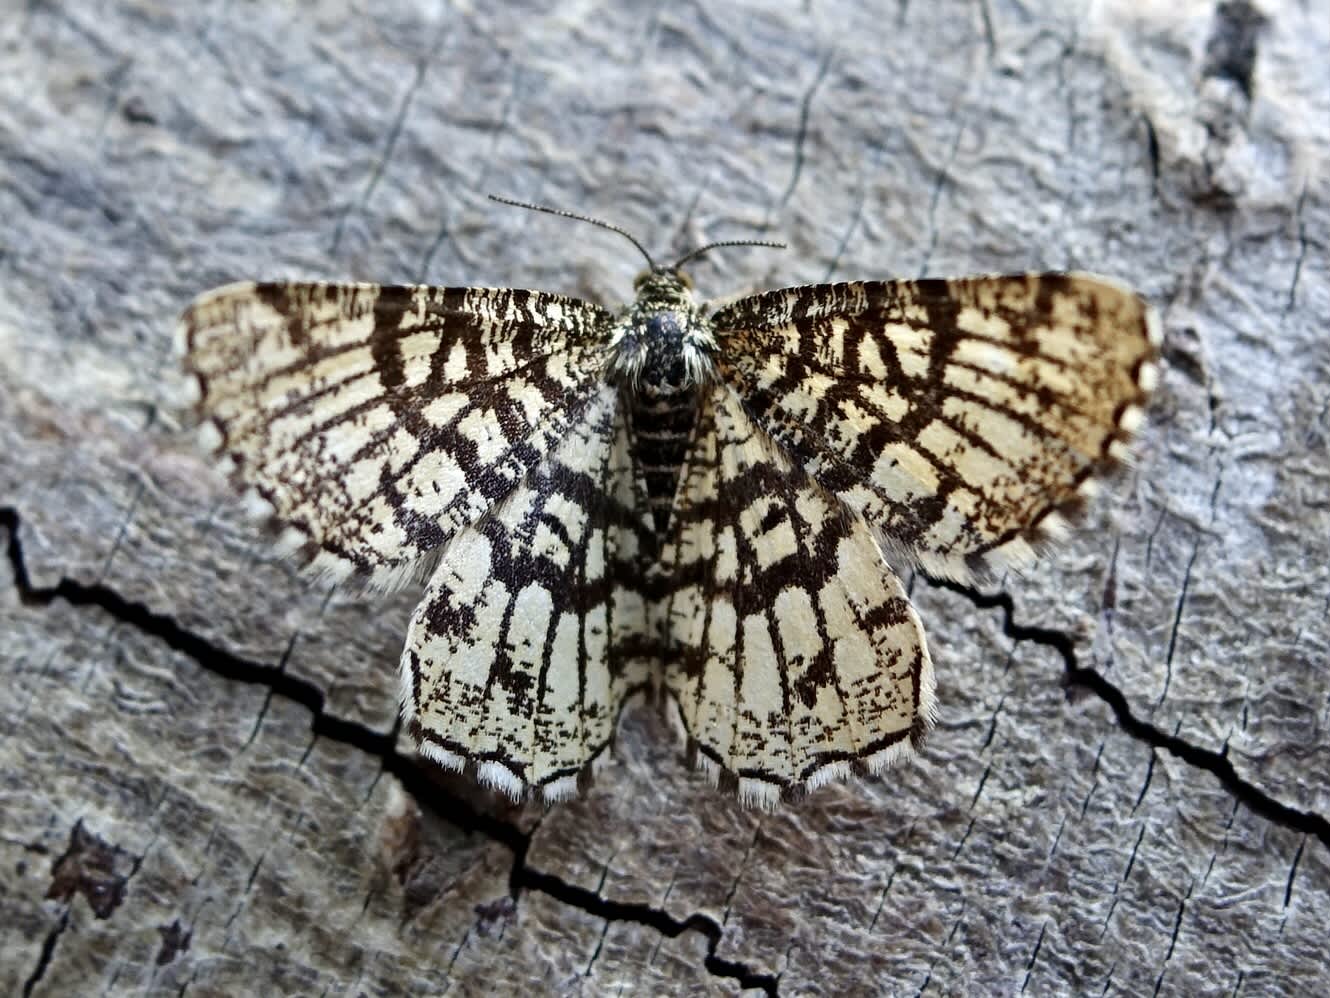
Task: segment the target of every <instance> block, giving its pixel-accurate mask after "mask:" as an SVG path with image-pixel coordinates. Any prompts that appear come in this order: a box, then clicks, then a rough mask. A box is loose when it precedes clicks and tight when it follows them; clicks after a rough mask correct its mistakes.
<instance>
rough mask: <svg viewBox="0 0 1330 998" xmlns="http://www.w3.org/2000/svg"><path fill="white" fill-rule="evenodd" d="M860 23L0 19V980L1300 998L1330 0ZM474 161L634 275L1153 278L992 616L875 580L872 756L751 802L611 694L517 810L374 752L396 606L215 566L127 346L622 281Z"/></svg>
mask: <svg viewBox="0 0 1330 998" xmlns="http://www.w3.org/2000/svg"><path fill="white" fill-rule="evenodd" d="M874 6H875V5H866V4H859V3H854V2H851V0H839V2H820V0H819V2H816V3H808V4H805V5H804V6H803V8H802V9H798V10H796V9H794V8H793V6H792V5H791V6H790V9H788V10H787V11H785V12H784V13H775V12H772V11H771V10H769V9H768V8H767V6H766V5H758V4H751V5H749V4H725V5H719V4H717V5H705V6H703V5H684V6H681V7H674V6H666V7H658V6H657V5H654V4H645V3H643V4H622V5H615V6H613V7H606V8H601V7H600V6H598V5H591V4H574V3H563V4H555V5H534V4H533V5H530V6H529V7H528V8H527V9H519V8H517V7H516V6H514V5H504V6H502V8H500V6H499V5H466V6H464V5H457V6H452V5H448V4H445V3H438V4H434V3H425V2H420V3H407V2H395V3H387V4H373V5H369V4H366V5H363V6H362V7H361V8H360V9H358V10H355V11H349V10H348V6H347V5H344V4H340V3H331V2H326V0H325V2H315V3H301V4H289V5H288V4H248V3H244V4H242V3H229V2H218V3H214V4H209V5H202V4H198V5H195V4H174V3H166V2H162V0H155V2H154V0H141V2H137V3H133V4H97V3H92V2H79V3H75V2H70V3H63V4H61V3H35V2H34V3H30V4H27V5H22V6H20V5H19V4H17V3H15V4H12V5H11V8H12V9H11V10H8V11H7V12H6V14H5V16H4V17H3V18H0V88H2V89H3V100H0V148H2V149H3V155H2V156H0V162H3V164H4V169H3V170H0V218H3V220H4V223H3V234H0V356H3V358H4V359H3V364H0V452H2V453H3V459H0V508H3V509H4V511H5V513H4V516H5V521H4V522H5V524H6V526H7V527H8V532H9V534H10V537H9V543H10V545H11V547H10V551H11V557H10V566H11V569H12V568H15V567H18V566H21V567H22V568H23V570H25V571H26V573H27V579H26V580H24V579H20V578H18V577H16V576H15V574H14V573H13V571H11V570H10V569H6V570H4V573H3V575H2V576H0V577H2V578H3V580H4V584H3V585H2V586H0V620H2V621H3V623H2V624H0V627H2V629H3V641H2V642H0V661H2V662H3V667H4V677H5V678H4V681H3V682H2V683H0V714H2V715H3V717H4V723H3V725H2V726H0V780H2V781H3V783H2V784H0V786H2V789H0V795H2V796H0V860H3V863H4V868H5V869H6V871H7V875H6V878H5V887H4V888H3V890H0V925H2V926H3V930H2V931H0V989H3V990H4V991H5V992H6V993H19V994H23V993H28V992H30V993H32V994H51V995H56V994H72V993H80V994H89V993H103V992H106V993H139V992H142V991H148V992H151V993H158V992H161V993H172V994H175V993H181V992H187V993H195V994H197V993H207V994H236V993H253V992H258V991H260V990H262V991H265V992H273V991H284V992H292V993H295V992H300V993H310V994H321V993H327V994H360V993H366V994H396V993H432V992H439V991H443V990H451V991H454V992H456V993H459V994H471V993H477V994H478V993H486V992H492V991H498V992H505V993H507V992H514V991H517V990H518V989H522V990H536V991H541V992H555V993H567V992H579V991H580V992H583V993H587V994H619V993H624V994H631V993H643V994H649V993H719V994H726V993H732V992H734V991H736V990H739V989H740V987H741V985H744V984H748V985H756V986H764V987H766V988H767V989H768V990H771V991H775V990H779V991H780V992H782V993H785V994H816V993H826V994H847V993H873V992H877V993H886V994H914V993H929V994H943V993H959V992H967V991H968V992H990V993H991V992H996V993H1015V992H1019V991H1021V990H1028V991H1030V992H1032V993H1104V992H1108V993H1115V994H1117V993H1133V994H1134V993H1140V992H1151V991H1154V990H1156V989H1158V990H1160V991H1161V992H1163V993H1171V994H1191V993H1230V994H1270V993H1281V992H1283V993H1308V994H1311V993H1324V992H1325V991H1326V990H1327V988H1330V972H1328V971H1327V969H1326V963H1325V958H1324V926H1325V924H1326V923H1327V920H1330V898H1328V896H1327V894H1328V891H1330V870H1328V869H1327V867H1328V865H1330V864H1328V863H1327V850H1326V846H1327V844H1330V825H1328V824H1327V819H1326V811H1327V808H1328V807H1330V802H1328V801H1327V793H1328V791H1330V783H1328V782H1327V778H1326V777H1327V770H1328V769H1330V766H1328V765H1327V760H1328V759H1330V754H1328V753H1327V745H1326V735H1325V731H1326V730H1327V721H1330V717H1328V716H1327V701H1328V698H1327V692H1328V686H1330V678H1328V675H1327V665H1328V664H1330V625H1327V613H1328V611H1330V567H1327V566H1330V503H1327V501H1326V496H1327V495H1330V459H1328V458H1327V442H1328V441H1330V410H1327V401H1326V400H1327V392H1328V389H1327V386H1328V385H1330V348H1328V347H1327V345H1326V344H1327V341H1326V333H1325V331H1326V329H1327V328H1330V274H1328V273H1327V256H1326V243H1327V219H1328V218H1330V184H1328V183H1327V177H1330V172H1327V170H1326V165H1327V152H1328V150H1327V143H1330V68H1328V67H1330V64H1327V62H1326V60H1325V58H1324V53H1325V52H1326V51H1327V49H1328V48H1330V19H1327V18H1325V17H1324V16H1323V15H1324V11H1323V10H1321V11H1319V12H1318V11H1316V10H1314V9H1313V8H1316V7H1318V6H1320V5H1318V4H1299V3H1293V2H1270V3H1267V4H1265V5H1263V6H1262V11H1263V17H1262V16H1261V15H1260V14H1259V13H1258V12H1257V11H1256V10H1255V9H1254V8H1251V7H1249V6H1248V5H1246V4H1241V3H1226V4H1222V5H1220V7H1219V8H1216V7H1215V6H1213V5H1211V4H1209V3H1175V4H1168V5H1165V4H1133V3H1129V2H1126V0H1118V2H1111V3H1096V4H1093V5H1090V4H1088V3H1080V4H1069V3H1060V2H1055V0H1041V2H1035V3H1015V2H1008V0H977V2H960V0H945V2H942V3H930V4H925V3H908V2H904V0H902V2H899V3H884V4H879V5H876V9H873V7H874ZM1249 64H1250V69H1251V71H1250V73H1249V72H1248V65H1249ZM491 191H493V192H498V193H504V194H509V195H514V196H518V197H529V198H536V199H543V200H546V201H550V202H554V203H557V204H560V205H564V206H568V207H571V208H575V209H578V210H581V211H585V212H590V213H593V214H597V215H601V216H604V217H606V218H608V219H611V220H613V221H616V222H619V223H622V224H624V225H627V226H629V227H631V228H632V229H633V230H634V231H636V232H638V233H641V234H642V238H643V239H644V240H645V241H646V242H647V243H648V245H649V246H650V247H652V248H653V249H655V250H656V251H657V252H658V253H659V254H661V255H666V254H667V253H669V252H671V251H675V250H680V249H682V248H685V247H686V246H687V245H689V244H693V243H696V242H698V241H701V240H704V239H712V238H724V237H735V236H742V235H761V236H765V237H767V238H772V237H777V236H779V237H783V238H785V239H786V240H788V241H789V243H790V246H791V248H790V250H789V251H787V252H785V253H772V252H770V251H761V250H745V251H729V252H723V253H718V254H715V255H714V256H712V257H710V258H709V259H708V260H707V261H705V262H703V263H701V264H700V265H699V266H697V267H696V268H695V273H694V276H695V277H696V279H697V281H698V283H699V285H700V287H701V288H702V290H703V292H704V293H706V294H713V295H726V294H730V293H734V292H738V291H743V290H746V289H748V288H752V287H764V286H773V285H779V284H792V283H798V282H804V281H816V280H822V279H824V278H827V277H845V278H848V277H879V276H881V277H885V276H895V275H903V276H909V275H915V274H920V273H928V274H934V275H944V274H958V273H965V272H976V271H994V270H1023V269H1030V268H1036V269H1037V268H1065V267H1077V268H1085V269H1092V270H1096V271H1101V272H1105V273H1109V274H1114V275H1116V276H1118V277H1120V278H1121V279H1123V280H1125V281H1128V282H1130V283H1132V284H1133V285H1135V286H1137V287H1139V288H1140V289H1141V290H1142V291H1144V292H1145V293H1146V294H1148V295H1149V296H1150V297H1151V298H1152V299H1153V300H1154V301H1156V302H1157V304H1158V305H1159V306H1160V308H1161V311H1162V314H1163V316H1164V320H1165V326H1166V333H1167V343H1166V349H1165V367H1164V372H1163V381H1162V385H1161V388H1160V391H1159V395H1158V400H1157V402H1156V403H1155V405H1154V406H1153V408H1152V410H1151V413H1150V421H1149V424H1148V426H1147V428H1146V430H1145V433H1144V437H1143V441H1142V445H1141V447H1140V451H1139V459H1138V461H1137V463H1136V466H1135V467H1134V469H1132V470H1131V471H1130V472H1129V473H1127V474H1125V475H1124V476H1123V477H1122V479H1121V480H1120V481H1119V482H1118V483H1117V488H1116V489H1115V490H1113V491H1111V493H1110V494H1109V495H1108V496H1106V497H1105V498H1104V499H1103V500H1102V501H1100V502H1098V503H1096V504H1095V506H1094V507H1093V509H1092V511H1091V513H1090V515H1089V516H1088V518H1087V520H1086V522H1085V524H1084V526H1085V529H1083V530H1082V531H1080V532H1078V533H1077V535H1076V536H1075V538H1074V539H1073V540H1072V541H1071V542H1069V543H1068V544H1067V545H1065V546H1064V547H1062V548H1061V549H1060V550H1058V551H1056V552H1054V553H1052V554H1051V556H1050V557H1048V558H1047V559H1046V560H1045V561H1044V562H1043V563H1042V564H1041V565H1040V566H1039V567H1038V568H1037V569H1035V570H1034V571H1032V572H1030V573H1029V574H1028V576H1027V577H1025V578H1020V579H1016V578H1012V579H1005V580H999V581H998V582H996V583H994V584H992V585H990V586H988V587H987V588H986V589H985V592H986V593H988V594H995V593H998V592H999V591H1000V592H1002V593H1004V594H1006V596H1007V598H1009V600H1010V604H1011V606H1012V607H1013V617H1014V624H1015V626H1014V627H1012V628H1008V629H1004V614H1003V611H1002V609H1001V608H1000V607H999V608H992V607H983V606H978V607H977V606H976V605H975V603H974V602H973V601H972V600H971V599H970V598H968V597H967V596H966V595H964V594H960V593H956V592H953V591H950V590H948V589H945V588H939V587H937V586H934V585H932V584H930V583H929V582H927V581H926V580H923V579H917V580H915V584H914V596H915V599H916V601H917V603H918V604H919V608H920V612H921V614H922V615H923V618H924V621H925V625H926V627H927V629H928V633H929V636H930V639H931V642H932V649H933V656H934V660H935V662H936V663H937V668H938V675H939V682H940V688H939V696H940V700H941V706H942V721H941V724H940V726H939V728H938V730H937V731H936V732H935V733H934V735H933V737H932V739H931V740H930V742H929V744H928V746H927V751H926V752H925V756H924V760H923V762H922V763H921V764H919V765H917V766H914V767H912V768H905V769H901V770H898V771H895V772H893V773H891V774H889V775H888V777H887V778H885V779H883V780H881V781H880V782H876V783H873V784H868V785H864V784H856V785H851V786H847V787H835V788H830V789H827V790H825V791H823V792H820V793H818V794H816V795H814V796H812V797H811V798H810V799H808V800H806V801H803V802H800V803H797V804H795V805H793V806H790V807H789V808H787V809H785V810H783V811H782V812H781V813H779V814H776V815H773V816H764V815H758V814H754V813H751V812H746V811H743V810H742V809H740V808H738V807H737V806H736V805H735V804H734V803H733V802H731V801H730V800H728V799H726V798H723V797H720V796H719V795H717V794H716V793H715V792H713V791H712V790H710V789H709V788H708V787H706V786H705V785H704V783H703V782H702V781H701V780H700V779H698V778H697V777H696V776H694V775H693V774H690V773H689V772H687V771H686V770H685V768H684V766H683V765H682V763H681V762H680V760H679V759H678V756H677V753H676V751H675V748H674V747H673V746H672V745H671V744H670V743H669V740H668V735H667V732H666V731H665V729H664V726H663V725H662V724H661V723H659V722H658V721H657V720H655V719H654V718H653V717H651V716H650V715H647V714H644V713H638V714H637V715H634V716H632V717H630V718H629V719H627V721H626V722H625V724H624V727H623V729H622V735H621V744H620V746H619V751H618V762H616V763H615V764H614V765H612V766H610V767H609V768H608V769H607V770H606V771H605V772H604V773H603V774H602V776H601V777H600V779H599V781H598V783H597V784H596V786H595V787H594V789H593V790H592V792H591V793H590V795H589V796H588V797H587V798H586V799H584V800H580V801H577V802H575V803H572V804H569V805H567V806H563V807H559V808H557V809H554V810H552V811H550V812H549V813H547V814H543V813H541V812H539V811H538V810H534V809H531V808H525V809H523V808H514V807H512V806H509V805H507V804H505V803H504V802H503V801H499V800H495V799H493V798H492V797H491V796H490V795H488V794H486V793H484V792H481V791H478V790H476V789H475V788H474V787H472V786H470V785H469V784H468V783H467V782H466V781H465V780H463V779H461V778H458V777H453V776H446V775H445V776H438V775H433V774H431V773H430V772H429V771H428V770H426V769H423V768H418V767H416V766H415V765H414V764H413V763H412V762H411V761H410V757H409V753H408V752H406V751H405V750H402V751H400V752H399V751H396V750H394V749H393V748H392V742H391V737H392V732H393V722H394V716H395V711H396V704H395V697H396V677H395V669H396V665H395V663H396V659H397V655H398V652H399V650H400V646H401V641H402V638H403V635H404V629H405V624H406V621H407V618H408V615H409V613H410V610H411V606H412V599H413V596H414V595H415V593H413V592H405V593H401V594H398V595H397V596H394V597H392V598H388V599H374V600H361V599H359V598H358V597H356V596H354V595H342V594H337V595H331V596H330V595H329V594H328V593H327V592H325V591H321V590H319V589H317V588H312V587H310V586H309V585H308V584H307V583H306V582H305V581H304V580H302V579H300V578H299V577H298V576H297V575H296V574H295V573H293V572H292V571H291V570H290V568H289V566H286V565H283V564H281V563H278V562H275V561H274V560H273V559H272V557H271V556H270V555H269V553H268V549H267V546H266V541H265V538H264V537H263V536H262V535H261V533H260V532H259V531H258V530H257V529H256V528H254V527H253V526H252V525H250V524H249V522H248V521H247V520H246V519H245V517H244V514H243V513H242V511H241V510H240V509H239V508H238V506H237V505H236V504H235V503H234V501H233V500H232V498H231V497H230V496H229V494H228V493H227V491H226V489H225V487H224V484H223V483H222V481H221V480H220V479H219V477H218V476H217V475H215V474H214V473H213V472H212V471H211V470H210V469H209V468H208V466H207V465H206V463H205V461H204V460H203V459H202V458H200V457H199V455H198V452H197V451H196V449H195V448H194V446H193V443H192V439H191V437H190V435H189V434H188V433H187V432H186V431H185V430H184V429H183V428H182V427H181V425H180V415H181V412H182V411H183V404H184V402H185V385H184V382H183V380H182V379H181V378H180V377H179V375H178V374H177V373H176V368H175V366H174V360H173V358H172V346H171V331H172V325H173V320H174V316H175V315H176V314H177V312H178V311H179V309H180V308H181V307H182V306H183V305H184V304H185V303H186V302H187V301H188V300H189V299H190V298H191V297H192V296H193V295H194V294H195V293H197V292H199V291H201V290H203V289H205V288H207V287H209V286H211V285H213V284H216V283H220V282H222V281H226V280H231V279H238V278H244V277H281V276H309V277H327V278H360V279H373V280H382V281H402V280H417V279H425V280H430V281H433V282H436V283H446V284H491V285H494V284H500V285H519V286H529V287H539V288H546V289H550V290H557V291H563V292H567V293H573V294H581V295H587V296H593V297H596V298H598V299H601V300H604V301H607V302H610V303H614V302H617V301H620V300H622V299H623V297H624V296H625V295H627V294H629V287H630V280H631V278H632V276H633V274H634V272H635V270H636V268H637V267H638V266H639V262H638V260H637V259H636V258H635V256H634V254H633V253H632V251H631V248H630V247H628V246H626V245H625V244H623V243H622V242H621V241H618V240H616V239H615V238H613V237H612V236H611V235H609V234H606V233H601V232H598V231H596V230H593V229H590V228H588V227H578V226H575V225H573V224H572V223H567V224H565V223H562V222H560V221H558V220H555V219H548V218H540V217H535V216H530V215H526V214H523V213H520V212H516V211H514V210H512V209H508V208H502V207H499V206H497V205H493V204H491V203H489V202H487V201H485V200H484V195H485V194H486V193H488V192H491ZM763 226H766V227H765V228H764V227H763ZM15 538H16V540H15ZM25 587H26V591H24V589H25ZM1030 628H1033V629H1035V630H1028V629H1030ZM1068 650H1069V651H1070V652H1071V653H1073V654H1074V656H1075V662H1076V663H1077V665H1078V666H1079V667H1080V668H1083V669H1089V670H1093V672H1094V674H1095V675H1096V676H1098V677H1102V681H1101V682H1100V685H1099V686H1098V688H1097V690H1096V689H1093V688H1092V689H1089V690H1088V691H1087V690H1086V689H1085V688H1084V684H1082V686H1079V687H1073V688H1072V689H1071V690H1070V693H1069V691H1068V690H1067V689H1065V688H1064V679H1065V676H1066V669H1067V667H1068V664H1069V663H1068V661H1067V660H1066V658H1065V656H1064V652H1065V651H1068ZM1083 678H1087V677H1083ZM1090 678H1092V677H1090ZM1106 698H1107V699H1106ZM1115 703H1116V704H1117V705H1119V706H1122V705H1125V706H1126V707H1127V708H1129V710H1130V712H1131V714H1132V715H1133V716H1134V717H1135V718H1137V719H1139V721H1140V722H1142V723H1143V725H1144V727H1140V726H1138V727H1136V728H1134V729H1133V730H1125V729H1124V728H1123V727H1122V726H1121V725H1120V724H1119V723H1118V719H1117V718H1116V717H1115V713H1114V710H1113V709H1112V708H1113V706H1114V704H1115ZM315 711H317V713H315ZM1221 756H1222V758H1221ZM1229 765H1231V770H1225V766H1229ZM1221 777H1222V778H1221ZM76 828H77V831H76ZM71 846H72V848H71ZM51 891H54V894H55V896H52V897H48V896H47V894H48V892H51ZM99 911H100V912H102V913H104V914H105V915H106V916H107V917H99V914H98V912H99ZM186 939H187V940H188V945H187V946H186V945H185V940H186ZM713 947H714V950H715V958H713V959H711V960H710V961H708V959H707V958H708V954H709V952H710V951H711V949H712V948H713Z"/></svg>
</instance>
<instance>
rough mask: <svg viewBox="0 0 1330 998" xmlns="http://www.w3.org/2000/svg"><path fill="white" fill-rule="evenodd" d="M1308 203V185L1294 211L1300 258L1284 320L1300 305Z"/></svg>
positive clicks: (1294, 264)
mask: <svg viewBox="0 0 1330 998" xmlns="http://www.w3.org/2000/svg"><path fill="white" fill-rule="evenodd" d="M1306 201H1307V185H1306V184H1305V183H1304V184H1303V185H1302V193H1301V194H1299V195H1298V204H1297V207H1296V208H1294V210H1293V217H1294V218H1296V219H1297V220H1298V258H1297V260H1295V261H1294V263H1293V280H1292V281H1291V282H1290V283H1289V286H1288V302H1287V303H1286V304H1285V305H1284V318H1288V314H1289V313H1290V312H1292V311H1293V308H1294V306H1296V305H1297V303H1298V281H1299V280H1300V279H1301V278H1302V263H1303V261H1304V260H1306V259H1307V223H1306V221H1305V220H1304V219H1303V217H1302V208H1303V205H1304V204H1305V203H1306Z"/></svg>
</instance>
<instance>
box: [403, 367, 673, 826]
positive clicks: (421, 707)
mask: <svg viewBox="0 0 1330 998" xmlns="http://www.w3.org/2000/svg"><path fill="white" fill-rule="evenodd" d="M651 529H652V528H651V521H650V518H649V514H648V513H647V512H646V504H645V502H644V500H643V497H642V496H641V495H639V494H638V492H637V489H636V486H635V478H634V475H633V468H632V460H631V457H630V455H629V450H628V433H627V427H626V422H625V420H624V417H623V415H622V414H621V413H620V412H619V409H618V405H617V401H616V397H615V390H614V389H613V388H611V387H608V386H604V387H602V388H601V389H600V390H599V391H598V392H597V394H596V395H595V396H594V397H593V399H592V401H591V403H590V405H589V406H588V408H587V411H586V415H585V417H584V418H583V419H582V420H581V421H580V422H578V423H577V424H576V425H575V426H574V427H573V428H572V429H571V430H570V431H569V432H568V434H567V435H566V436H565V437H564V439H563V441H562V442H561V443H560V444H559V445H558V447H557V448H556V449H555V450H554V451H553V452H552V453H551V454H550V455H549V456H548V457H547V458H546V459H545V460H544V461H543V462H542V463H540V464H539V465H538V466H537V467H536V469H535V470H534V471H533V472H532V473H531V474H530V475H529V476H528V477H527V478H526V480H525V481H523V482H522V483H521V484H520V485H519V486H518V487H517V488H516V489H515V490H514V491H513V492H512V493H511V495H509V496H508V497H507V498H506V499H505V500H503V502H502V503H500V504H499V505H498V506H496V507H495V508H494V509H492V510H491V511H490V513H489V514H488V515H487V516H485V517H483V518H482V519H481V520H479V521H478V522H477V523H475V524H473V525H471V526H469V527H467V528H465V529H463V530H462V531H461V532H460V533H458V535H457V536H456V537H455V538H454V539H453V540H452V542H451V543H450V544H449V545H448V546H447V547H446V548H445V550H444V553H443V556H442V558H441V560H440V562H439V565H438V567H437V568H436V569H435V572H434V575H433V577H432V578H431V579H430V582H429V586H428V588H427V589H426V591H425V595H424V598H423V599H422V601H421V603H420V605H419V606H418V607H417V608H416V611H415V614H414V616H413V617H412V619H411V627H410V631H409V633H408V635H407V640H406V650H405V651H404V653H403V656H402V705H403V713H404V715H405V717H406V719H407V722H408V723H407V728H408V730H409V732H410V733H411V735H412V737H413V738H414V739H415V741H416V744H417V746H418V748H419V750H420V751H421V753H422V754H424V755H426V756H428V757H430V758H432V759H434V760H436V761H437V762H439V763H441V764H442V765H444V766H447V767H449V768H452V769H461V768H463V767H464V766H467V765H468V764H469V765H470V766H472V767H473V768H474V769H475V772H476V775H477V776H478V777H479V779H481V780H482V781H483V782H485V783H487V784H489V785H491V786H494V787H497V788H499V789H501V790H503V791H505V792H506V793H508V794H509V795H510V796H512V797H515V798H520V797H522V796H523V795H524V794H526V793H527V792H529V791H532V790H536V791H539V792H540V793H541V795H542V796H543V797H544V798H545V799H546V800H558V799H562V798H566V797H568V796H571V795H572V794H573V793H574V792H575V791H576V789H577V787H578V783H579V779H580V778H581V777H583V776H585V775H587V774H588V772H589V767H590V765H591V763H592V762H594V761H595V760H597V759H598V758H599V757H600V756H601V755H602V753H603V752H604V751H605V749H606V747H607V746H608V745H609V744H610V742H611V741H612V740H613V737H614V731H615V726H616V723H617V721H618V718H619V714H620V712H621V710H622V709H623V707H624V705H625V703H626V702H627V701H628V700H629V699H630V698H632V697H633V696H634V695H635V694H638V693H640V692H642V691H643V690H644V688H645V687H646V685H647V684H648V683H649V682H650V680H651V671H652V669H653V668H654V667H655V664H654V660H653V658H652V656H651V654H650V653H651V651H652V647H651V646H650V644H649V642H648V640H647V624H646V609H645V605H644V601H643V597H642V594H641V592H640V591H639V589H638V588H636V587H637V585H638V583H639V581H640V580H641V578H642V574H643V573H642V568H643V565H642V560H643V557H644V556H645V555H646V553H647V552H648V550H649V547H650V545H651V543H652V538H651Z"/></svg>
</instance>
